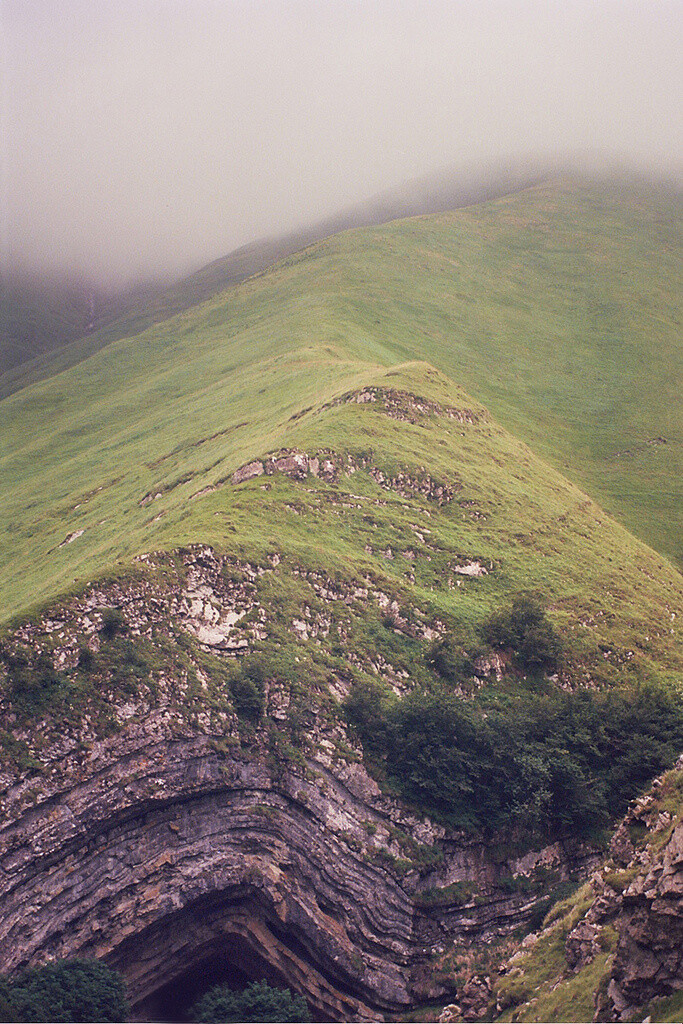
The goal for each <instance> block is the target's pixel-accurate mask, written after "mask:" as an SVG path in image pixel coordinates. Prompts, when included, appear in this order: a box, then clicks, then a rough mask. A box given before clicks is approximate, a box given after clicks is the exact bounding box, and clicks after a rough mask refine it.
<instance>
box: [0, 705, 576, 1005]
mask: <svg viewBox="0 0 683 1024" xmlns="http://www.w3.org/2000/svg"><path fill="white" fill-rule="evenodd" d="M217 740H218V738H217V737H211V736H209V735H201V734H198V733H197V732H196V731H195V730H193V729H190V728H188V727H187V726H186V725H185V724H184V723H182V722H181V721H179V720H177V719H174V718H173V716H170V715H168V714H164V713H158V714H154V715H151V716H149V717H148V718H147V720H146V721H145V722H144V723H138V724H135V725H132V724H131V725H129V726H128V727H126V729H125V730H124V731H123V732H122V733H120V734H119V735H117V736H115V737H110V738H108V739H106V740H103V741H98V742H96V743H94V744H93V745H92V747H91V748H90V749H89V750H88V751H84V752H80V753H78V754H72V755H70V756H69V757H67V759H66V760H64V761H62V762H61V763H60V765H59V770H58V771H57V772H55V773H54V774H53V777H52V780H51V784H50V785H49V786H48V787H45V788H43V789H42V790H41V792H40V793H39V794H38V793H36V792H35V791H33V792H32V791H31V780H30V779H28V780H26V781H24V782H23V783H18V784H17V785H15V786H13V787H10V789H9V790H8V792H7V794H6V803H5V813H4V821H3V827H2V831H1V833H0V842H1V843H2V847H1V850H2V853H1V858H0V865H1V867H2V892H1V900H2V902H1V904H0V906H1V913H0V962H2V965H3V969H4V970H9V971H12V970H15V969H18V968H21V967H25V966H27V965H32V964H36V963H39V962H42V961H44V960H45V959H47V958H51V957H68V956H75V955H79V956H81V955H82V956H95V957H98V958H100V957H101V958H104V959H105V960H106V962H108V963H109V964H111V965H112V966H114V967H116V968H118V969H119V970H120V971H121V972H122V973H123V975H124V977H125V978H126V981H127V983H128V986H129V990H130V992H131V996H132V999H133V1003H134V1006H135V1007H136V1009H137V1011H138V1012H142V1013H144V1012H150V1011H153V1010H154V1008H155V1007H156V1008H157V1010H158V1009H159V1008H165V1009H166V1011H167V1012H168V1011H169V1009H172V1007H169V1005H168V1003H165V1002H164V999H165V998H172V992H171V989H169V988H168V986H172V983H174V982H178V981H179V980H182V979H183V978H184V979H185V981H186V987H189V988H190V989H191V987H192V979H193V977H196V976H197V975H198V974H199V972H200V971H202V972H204V973H207V972H209V973H210V972H214V973H215V974H216V976H217V977H219V976H222V975H223V976H227V975H228V974H230V973H231V972H233V973H237V974H238V975H240V974H242V975H245V976H246V977H253V976H254V975H259V974H265V975H266V976H267V977H272V978H273V979H274V980H275V981H280V982H284V983H287V984H289V985H291V986H292V987H293V988H294V989H296V990H297V991H299V992H302V993H304V994H305V996H306V998H307V999H308V1000H309V1002H310V1003H311V1005H312V1006H313V1007H314V1009H315V1011H316V1012H318V1013H319V1014H321V1015H323V1016H325V1017H327V1018H332V1019H345V1018H348V1017H354V1016H358V1015H361V1016H366V1017H377V1016H380V1015H381V1014H382V1011H385V1010H398V1009H400V1008H405V1007H407V1006H409V1005H410V1004H411V1003H414V1002H416V1001H420V1000H424V999H426V998H436V997H438V996H439V995H441V994H445V993H447V992H448V991H449V987H450V983H449V981H448V979H435V978H434V977H433V976H432V973H431V970H430V965H431V964H432V962H433V958H434V955H435V954H437V953H438V952H439V951H440V950H443V948H444V945H445V944H448V943H450V942H452V941H453V940H454V939H460V940H462V941H468V940H472V939H483V938H486V937H490V936H492V935H495V934H499V933H503V932H505V931H507V930H509V929H511V928H513V927H514V926H516V925H517V924H518V923H519V922H520V921H521V920H523V919H524V916H525V913H528V911H529V907H530V904H531V902H532V901H530V900H529V899H528V898H527V899H523V898H522V897H519V896H518V897H514V898H511V897H509V896H505V895H504V894H502V893H501V892H496V884H495V883H496V877H497V876H498V875H499V874H500V871H501V866H500V865H496V864H494V863H493V861H492V860H491V858H490V857H489V856H488V855H487V852H486V850H485V849H484V848H483V847H482V846H481V845H478V844H476V843H470V844H467V843H465V842H461V843H460V844H455V843H454V842H452V841H451V842H450V843H446V844H445V849H446V853H445V857H444V860H443V862H442V863H441V865H440V867H439V868H438V870H437V871H433V872H432V876H433V877H436V875H438V876H439V879H440V880H441V881H442V882H447V880H449V879H452V878H460V879H462V878H466V879H468V880H469V881H470V882H474V883H475V884H476V886H477V889H478V898H477V900H476V901H475V900H471V901H468V902H469V905H464V906H459V905H455V906H453V905H451V906H448V905H446V906H443V907H439V908H434V909H432V910H427V909H423V908H420V907H419V906H418V905H417V903H418V902H419V900H415V898H414V892H415V884H416V882H418V883H419V877H418V874H417V873H416V871H415V870H412V871H411V870H405V867H404V869H403V871H400V870H399V871H397V870H396V869H395V864H396V862H395V861H394V857H395V854H392V852H391V851H392V850H394V851H396V852H400V844H399V843H398V842H397V841H396V840H395V839H392V836H393V835H395V834H396V832H397V831H398V830H399V829H400V830H401V833H402V835H403V836H408V835H410V837H411V839H412V841H413V842H414V843H420V842H421V844H422V847H427V848H429V847H430V846H433V844H434V842H435V840H437V839H439V838H440V839H442V840H443V839H444V838H445V837H444V836H443V833H442V831H441V830H439V829H438V828H436V827H435V826H433V825H431V824H430V823H429V822H425V821H420V820H418V819H416V818H413V817H412V816H410V815H408V814H406V813H405V812H402V811H401V809H400V808H399V807H398V806H397V805H395V804H394V803H393V802H391V801H387V800H386V799H385V798H383V797H382V796H381V795H380V793H379V791H378V789H377V787H376V785H375V784H374V783H373V781H372V780H371V779H370V778H369V777H368V776H367V775H366V773H365V772H364V770H363V769H362V768H361V767H360V766H359V765H358V764H354V763H345V762H344V761H343V760H342V759H337V760H335V759H333V758H332V756H330V754H329V753H327V754H326V753H325V745H324V744H323V746H322V747H321V750H320V754H319V755H318V757H316V758H315V760H311V761H309V762H308V764H307V765H306V766H305V767H304V766H301V768H300V770H299V771H298V772H296V773H295V772H292V771H287V772H284V773H277V774H274V772H273V770H272V769H271V768H270V767H268V765H267V764H266V763H265V758H264V755H263V751H262V750H260V749H258V745H256V746H255V748H254V749H253V751H252V752H251V753H249V752H246V751H243V750H238V751H237V753H236V754H232V753H225V752H223V751H221V750H220V749H218V746H219V744H218V742H217ZM331 745H332V744H331V743H329V747H331ZM34 800H35V803H34V802H33V801H34ZM552 856H553V853H552V852H551V853H550V854H548V853H546V859H548V858H552ZM555 856H556V857H557V852H555ZM392 862H393V863H392ZM165 990H166V996H164V991H165Z"/></svg>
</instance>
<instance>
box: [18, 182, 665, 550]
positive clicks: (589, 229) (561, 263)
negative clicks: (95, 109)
mask: <svg viewBox="0 0 683 1024" xmlns="http://www.w3.org/2000/svg"><path fill="white" fill-rule="evenodd" d="M680 210H681V206H680V202H677V200H676V199H675V198H672V197H671V195H670V194H666V193H664V192H660V191H656V190H654V189H653V190H650V191H649V192H648V191H647V190H645V189H644V188H642V187H641V188H639V189H636V188H635V187H634V186H629V187H626V186H624V187H623V188H617V187H614V188H612V189H608V188H607V187H605V186H603V187H601V188H598V187H596V186H588V185H577V184H570V183H559V184H557V183H556V184H552V185H546V186H539V187H535V188H532V189H528V190H526V191H524V192H519V193H516V194H514V195H510V196H508V197H505V198H502V199H499V200H493V201H490V202H487V203H484V204H482V205H479V206H473V207H469V208H467V209H464V210H458V211H455V212H452V213H444V214H435V215H432V216H428V217H420V218H413V219H410V220H404V221H396V222H393V223H390V224H386V225H384V226H382V227H375V228H371V229H358V230H355V231H350V232H347V233H345V234H342V235H337V236H334V237H331V238H328V239H327V240H325V241H323V242H320V243H317V244H315V245H313V246H311V247H310V248H308V249H306V250H305V251H304V252H302V253H298V254H295V255H293V256H290V257H288V258H287V259H285V260H283V261H281V262H280V263H279V264H277V265H276V266H275V267H273V268H272V269H271V270H270V271H267V272H266V273H264V274H262V275H261V276H260V277H259V278H257V279H255V280H253V281H250V282H249V283H248V284H245V285H242V286H239V287H236V288H232V289H229V290H228V291H226V292H224V293H223V294H221V295H218V296H217V297H215V298H213V299H211V300H210V301H209V302H208V303H207V304H205V305H204V306H203V307H202V308H201V309H197V310H195V311H194V312H193V311H188V313H187V315H186V316H183V317H181V318H180V319H179V320H178V321H176V322H174V323H172V324H169V325H166V326H159V327H157V328H153V329H152V331H151V332H148V333H145V334H142V335H141V336H140V349H141V354H140V357H139V360H138V359H137V358H135V360H134V364H135V365H140V366H144V365H145V360H146V359H147V358H148V357H149V354H150V353H151V352H152V350H153V349H154V345H155V344H156V345H159V344H161V345H162V346H163V344H164V342H163V339H164V338H168V337H173V338H174V339H176V340H175V342H174V343H175V344H178V341H177V339H178V338H179V337H180V338H183V339H184V342H185V347H184V348H183V350H182V352H179V353H178V354H179V355H181V357H182V359H183V360H185V361H186V364H187V365H190V366H194V365H196V367H197V371H196V372H197V374H198V379H207V380H208V379H209V378H208V377H207V376H206V375H207V374H208V375H209V377H210V374H211V369H212V368H214V369H216V371H217V379H214V380H210V383H209V384H208V386H209V387H210V388H211V389H212V390H213V391H214V393H223V394H226V395H231V387H232V383H231V382H229V381H225V382H224V384H221V374H222V373H224V372H225V370H224V366H225V365H230V366H232V365H234V366H235V367H239V365H241V361H242V360H243V359H248V360H249V359H251V356H248V355H244V354H243V353H242V349H243V348H244V347H245V346H246V347H249V346H251V345H252V344H256V346H257V350H260V349H258V347H259V346H266V347H268V346H269V347H270V350H271V353H272V355H273V356H277V355H279V354H283V353H285V352H287V351H290V350H291V349H292V347H294V348H297V349H298V348H300V347H303V348H306V347H310V348H311V349H315V348H316V346H321V345H323V343H324V347H323V351H324V348H325V347H326V348H327V349H328V350H329V353H334V360H333V361H334V362H335V364H336V363H337V362H339V361H341V362H346V361H349V360H351V361H352V360H354V359H360V360H362V361H363V362H368V363H371V364H378V365H382V366H386V367H388V366H392V365H394V364H396V363H401V362H405V361H410V360H413V359H424V360H426V361H428V362H430V363H431V364H433V365H434V366H436V367H437V368H438V369H440V370H441V371H442V372H443V373H445V374H446V375H448V376H449V377H450V378H451V379H453V380H455V381H457V382H458V383H459V384H460V385H462V386H464V387H465V388H466V389H467V390H468V391H469V392H470V393H471V394H473V395H475V396H476V397H477V398H478V399H479V400H480V401H482V402H483V403H484V404H485V405H486V406H487V407H488V408H489V409H490V410H491V412H492V413H493V415H494V417H495V418H496V419H497V420H498V421H499V422H501V423H502V424H503V425H504V426H506V427H507V428H508V429H509V430H510V431H511V432H512V433H514V434H516V435H517V436H519V437H520V438H522V439H523V440H524V441H526V442H527V443H528V444H529V445H530V446H531V447H532V448H533V450H534V451H535V452H536V453H537V454H539V455H540V456H541V457H542V458H544V459H546V460H547V461H548V462H550V463H551V464H552V465H554V466H555V468H557V469H559V470H560V471H561V472H562V473H563V474H565V475H567V476H568V477H570V478H571V479H572V480H573V481H574V482H576V483H578V485H579V486H580V487H581V488H582V489H585V490H586V491H587V492H588V493H589V494H591V496H592V497H593V498H594V499H595V500H597V501H598V502H599V503H600V504H601V505H602V506H603V507H604V508H605V509H606V510H607V511H609V512H610V513H611V514H612V515H614V516H616V517H617V518H618V519H619V520H620V521H621V522H623V523H624V524H625V525H626V526H627V528H628V529H629V530H631V531H632V532H634V533H635V534H636V535H637V536H639V537H640V538H641V539H642V540H644V541H646V542H647V543H648V544H650V545H652V546H654V547H655V548H657V549H658V550H659V551H661V552H662V553H664V554H666V555H667V556H668V557H669V558H671V559H672V560H674V562H677V563H678V564H679V565H680V563H681V560H682V559H683V530H682V528H681V527H682V526H683V522H682V517H683V511H682V510H683V500H681V499H682V498H683V495H682V494H681V484H680V481H681V479H682V477H683V415H682V413H681V400H680V395H681V393H682V387H683V355H682V345H681V333H680V323H681V296H682V295H683V288H682V287H681V285H682V282H681V272H680V267H681V259H680V254H681V233H680ZM246 255H247V256H248V255H249V254H248V253H247V254H246ZM273 255H275V253H274V252H273ZM245 258H246V257H245ZM249 265H251V264H249ZM224 273H225V267H224V266H223V264H222V262H221V261H219V262H218V263H217V264H215V265H212V266H211V267H209V268H206V270H205V271H204V272H202V273H201V274H200V275H199V276H198V277H197V278H196V280H195V279H190V280H189V282H188V283H186V284H185V285H182V286H181V287H180V288H179V289H178V290H177V294H176V293H175V292H169V293H168V294H167V295H166V297H165V298H164V299H163V301H161V300H159V301H160V303H161V304H160V305H159V303H157V305H158V308H156V306H152V307H150V308H149V309H141V310H140V311H139V317H138V319H135V318H134V319H133V320H131V322H130V323H129V324H128V330H129V331H130V332H133V331H136V332H137V331H138V330H140V329H142V328H143V327H145V326H146V325H147V324H148V323H149V322H150V321H151V320H153V319H155V318H158V317H159V316H164V315H168V314H169V313H170V312H172V311H174V310H175V309H183V308H185V307H186V306H187V304H188V302H189V301H190V300H191V296H192V294H197V295H199V296H200V297H201V296H203V295H205V294H207V291H206V289H208V293H211V291H212V289H215V288H216V287H218V286H219V283H217V282H219V281H220V280H221V279H222V277H223V276H224ZM193 281H194V283H195V284H196V285H197V286H198V291H197V292H196V293H195V292H194V291H193V286H192V282H193ZM191 286H192V287H191ZM117 332H118V333H120V325H119V326H118V327H114V328H109V329H108V332H106V333H103V334H102V335H101V336H97V335H96V336H93V337H92V338H88V339H84V340H82V341H80V342H77V343H75V345H73V346H67V347H66V348H65V349H63V350H61V352H60V353H59V355H58V356H56V357H54V359H53V363H52V364H50V372H55V373H56V372H59V371H60V370H62V369H63V368H64V367H65V366H68V365H69V364H70V362H71V361H73V360H80V359H83V358H85V357H86V356H87V355H89V354H90V353H91V352H93V351H94V350H96V349H97V348H98V347H100V346H101V345H102V344H104V343H106V342H111V340H112V339H114V338H116V337H117ZM228 338H230V339H232V340H230V341H228ZM207 345H215V346H216V363H215V364H210V363H209V364H205V363H203V362H202V360H203V353H204V352H205V351H206V348H207ZM195 347H196V349H197V350H196V352H195ZM124 351H126V352H128V351H129V347H126V346H124ZM175 351H177V350H176V349H174V352H175ZM235 353H236V354H235ZM172 354H173V353H172ZM224 354H225V358H224ZM125 358H126V360H127V359H128V358H129V357H128V356H126V357H125ZM153 359H154V372H156V366H157V355H156V354H154V356H153ZM188 360H189V363H188V362H187V361H188ZM110 367H111V372H113V373H114V375H115V379H116V381H117V385H116V386H118V382H119V381H120V380H121V375H122V373H123V370H124V368H123V367H122V368H121V370H117V369H116V358H115V357H114V356H113V355H112V356H111V357H110V359H109V360H105V362H104V363H100V362H98V361H97V360H95V361H94V363H93V364H92V367H91V368H90V369H89V370H87V371H85V374H86V377H88V378H89V377H92V376H93V375H95V374H98V373H100V372H104V373H108V372H110V371H109V368H110ZM44 370H45V367H43V366H42V364H40V362H38V363H36V364H31V365H29V367H27V369H26V371H25V373H28V377H27V380H30V379H31V375H32V374H33V375H35V374H38V375H40V374H41V373H42V372H43V371H44ZM46 372H47V371H46ZM125 372H126V373H128V370H127V369H126V370H125ZM143 372H144V371H143ZM164 372H165V371H164ZM170 372H171V375H172V376H173V373H174V371H173V370H171V371H170ZM333 372H334V373H336V372H337V370H336V369H335V370H334V371H333ZM81 373H82V371H75V374H76V376H75V377H73V378H71V377H69V376H67V377H65V378H64V387H65V388H68V387H69V386H70V380H72V379H73V380H74V381H76V380H80V378H81ZM8 382H9V383H8ZM4 383H5V384H6V385H8V386H10V385H11V384H12V382H11V381H9V378H6V379H5V381H4ZM14 385H16V381H14ZM60 387H61V384H60V385H58V388H60ZM181 388H184V385H181ZM224 388H225V389H227V390H223V389H224ZM51 393H52V392H51V390H50V387H49V386H48V389H47V391H46V392H45V391H41V390H38V391H36V392H34V395H35V396H37V395H39V394H46V395H47V394H51ZM89 393H91V392H89ZM157 394H159V395H161V394H162V390H160V389H159V388H158V389H157ZM25 400H26V401H27V402H28V403H29V404H31V403H35V401H36V398H35V397H34V398H31V397H28V396H27V397H26V399H25ZM22 401H23V400H22ZM48 401H49V400H48ZM119 401H120V403H121V405H122V406H125V402H126V392H125V390H124V391H122V393H121V398H120V400H119ZM296 401H297V399H296V396H295V394H294V393H292V395H291V402H290V404H291V407H292V411H295V410H296ZM304 404H310V402H309V401H308V400H307V401H306V403H304ZM12 408H14V406H12ZM224 419H225V417H224ZM220 422H221V424H222V425H223V426H225V425H226V424H227V423H228V422H230V420H229V419H225V423H224V422H223V419H221V421H220ZM186 423H187V426H188V429H189V422H188V421H186ZM191 432H192V431H191V429H190V433H191Z"/></svg>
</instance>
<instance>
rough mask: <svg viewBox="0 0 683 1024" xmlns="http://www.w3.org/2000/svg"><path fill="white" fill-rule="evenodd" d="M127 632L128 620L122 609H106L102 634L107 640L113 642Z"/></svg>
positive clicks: (101, 629) (103, 614)
mask: <svg viewBox="0 0 683 1024" xmlns="http://www.w3.org/2000/svg"><path fill="white" fill-rule="evenodd" d="M125 631H126V620H125V618H124V615H123V612H122V611H121V609H120V608H105V609H104V611H103V612H102V625H101V627H100V632H101V634H102V636H103V637H104V639H105V640H113V639H114V637H115V636H118V634H119V633H124V632H125Z"/></svg>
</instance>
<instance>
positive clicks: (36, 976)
mask: <svg viewBox="0 0 683 1024" xmlns="http://www.w3.org/2000/svg"><path fill="white" fill-rule="evenodd" d="M3 1004H4V1005H3ZM0 1010H2V1019H3V1020H15V1021H56V1022H66V1024H69V1022H77V1021H104V1022H110V1021H124V1020H126V1019H127V1017H128V1005H127V1003H126V997H125V990H124V985H123V980H122V979H121V976H120V975H119V974H117V973H116V972H115V971H112V970H111V969H110V968H109V967H105V965H104V964H100V963H97V961H95V960H60V961H56V962H55V963H51V964H45V965H44V966H43V967H37V968H34V969H32V970H29V971H26V972H25V973H24V974H22V975H20V976H19V977H18V978H16V979H15V980H13V981H7V980H5V982H4V985H3V988H2V991H0Z"/></svg>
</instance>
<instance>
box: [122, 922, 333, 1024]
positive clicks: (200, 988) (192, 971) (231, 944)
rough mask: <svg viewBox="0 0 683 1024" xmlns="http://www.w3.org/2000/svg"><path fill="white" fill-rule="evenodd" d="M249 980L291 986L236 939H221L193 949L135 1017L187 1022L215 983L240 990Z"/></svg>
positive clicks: (145, 1019)
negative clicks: (190, 955)
mask: <svg viewBox="0 0 683 1024" xmlns="http://www.w3.org/2000/svg"><path fill="white" fill-rule="evenodd" d="M252 981H266V982H267V983H268V984H269V985H272V986H273V987H275V988H290V989H291V988H292V986H291V983H289V984H288V983H287V982H286V981H285V979H284V978H283V977H282V976H281V975H280V973H279V972H278V971H276V970H275V969H274V968H273V966H272V964H270V963H268V961H267V960H265V959H264V958H263V957H261V956H259V955H258V953H256V952H255V950H253V949H251V948H250V947H249V946H248V945H246V944H245V943H243V942H241V941H240V939H239V938H235V939H234V940H231V939H229V938H224V939H222V940H220V941H218V942H213V943H211V945H210V947H208V948H206V949H204V950H201V951H196V954H195V956H193V959H192V963H188V964H187V965H186V967H185V969H184V970H183V971H182V973H180V974H178V975H176V977H174V978H173V980H172V981H169V982H167V983H166V984H165V985H163V986H162V987H161V988H159V989H158V990H157V991H156V992H154V993H153V994H152V995H151V996H149V997H148V998H147V999H146V1000H145V1001H144V1003H142V1004H140V1005H138V1006H137V1008H136V1012H135V1019H136V1020H138V1021H167V1022H169V1024H176V1022H180V1024H182V1022H189V1021H190V1020H191V1017H190V1010H191V1009H192V1006H193V1005H194V1003H195V1002H196V1001H197V999H199V998H201V996H202V995H204V993H205V992H208V991H209V989H211V988H213V987H214V986H215V985H226V986H227V987H228V988H231V989H233V990H234V991H240V990H242V989H244V988H246V986H247V985H249V984H250V982H252ZM314 1019H315V1018H314Z"/></svg>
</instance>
